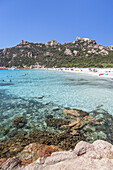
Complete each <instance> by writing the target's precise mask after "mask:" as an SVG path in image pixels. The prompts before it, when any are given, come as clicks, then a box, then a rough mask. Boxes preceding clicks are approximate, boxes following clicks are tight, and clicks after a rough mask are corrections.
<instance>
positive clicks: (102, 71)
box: [47, 68, 113, 78]
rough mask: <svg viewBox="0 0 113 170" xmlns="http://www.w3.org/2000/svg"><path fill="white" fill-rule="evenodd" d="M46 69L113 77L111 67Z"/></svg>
mask: <svg viewBox="0 0 113 170" xmlns="http://www.w3.org/2000/svg"><path fill="white" fill-rule="evenodd" d="M47 70H56V71H63V72H71V73H80V74H87V75H91V76H98V77H105V78H113V68H48V69H47Z"/></svg>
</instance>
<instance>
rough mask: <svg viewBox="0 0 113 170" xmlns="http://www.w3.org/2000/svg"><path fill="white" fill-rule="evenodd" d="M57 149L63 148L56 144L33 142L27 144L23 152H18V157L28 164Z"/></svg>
mask: <svg viewBox="0 0 113 170" xmlns="http://www.w3.org/2000/svg"><path fill="white" fill-rule="evenodd" d="M56 151H62V150H61V149H60V148H58V147H57V146H54V145H50V146H48V145H43V144H39V143H31V144H29V145H28V146H26V147H25V148H24V149H23V151H22V152H20V153H18V155H17V157H18V159H19V160H21V161H22V162H23V163H24V164H27V163H31V162H33V161H35V160H37V159H38V158H39V157H44V158H46V157H48V156H50V155H51V154H52V153H53V152H56Z"/></svg>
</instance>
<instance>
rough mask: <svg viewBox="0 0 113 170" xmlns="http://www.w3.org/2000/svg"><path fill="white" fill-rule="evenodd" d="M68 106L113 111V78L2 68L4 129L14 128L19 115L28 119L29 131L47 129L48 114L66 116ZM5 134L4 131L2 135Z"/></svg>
mask: <svg viewBox="0 0 113 170" xmlns="http://www.w3.org/2000/svg"><path fill="white" fill-rule="evenodd" d="M10 80H11V82H10ZM64 107H70V108H77V109H81V110H84V111H88V112H90V111H92V110H96V109H98V108H100V109H104V110H105V111H107V112H108V113H109V114H112V115H113V80H112V79H105V78H98V77H96V76H89V75H84V74H76V73H66V72H57V71H47V70H14V71H12V70H0V129H3V128H10V129H11V130H12V129H13V128H14V127H13V126H12V121H13V119H14V118H15V117H18V116H24V117H25V118H26V119H27V127H26V128H24V130H25V131H28V130H29V129H32V128H40V129H42V130H43V129H47V125H46V123H45V121H44V120H45V116H46V115H48V114H52V115H54V117H58V118H63V113H62V108H64ZM4 136H5V135H4V134H3V133H0V139H2V138H3V137H4ZM6 136H7V135H6Z"/></svg>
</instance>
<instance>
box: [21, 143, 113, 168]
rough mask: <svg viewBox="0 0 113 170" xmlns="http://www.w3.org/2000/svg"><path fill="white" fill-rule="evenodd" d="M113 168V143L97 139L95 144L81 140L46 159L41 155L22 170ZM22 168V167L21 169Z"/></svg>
mask: <svg viewBox="0 0 113 170" xmlns="http://www.w3.org/2000/svg"><path fill="white" fill-rule="evenodd" d="M28 169H30V170H35V169H36V170H56V169H57V170H61V169H62V170H67V169H68V170H72V169H73V170H95V169H96V170H100V169H101V170H112V169H113V145H112V144H110V143H108V142H106V141H103V140H97V141H95V142H94V143H93V144H89V143H87V142H84V141H81V142H79V143H78V144H77V145H76V147H75V149H74V150H73V151H72V150H70V151H62V152H54V153H52V154H51V156H50V157H47V158H46V159H45V158H43V157H40V158H39V159H38V160H36V161H35V162H33V163H32V164H30V165H28V166H26V167H25V168H24V167H22V168H21V170H28ZM19 170H20V169H19Z"/></svg>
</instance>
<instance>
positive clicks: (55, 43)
mask: <svg viewBox="0 0 113 170" xmlns="http://www.w3.org/2000/svg"><path fill="white" fill-rule="evenodd" d="M45 45H46V46H48V45H49V46H54V45H60V43H57V42H56V41H55V40H51V41H48V42H47V43H45Z"/></svg>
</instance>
